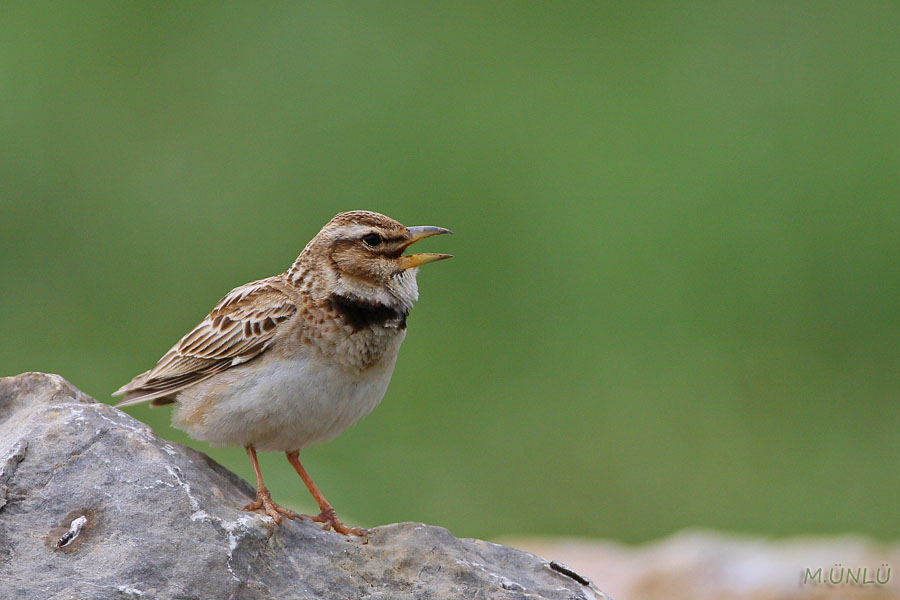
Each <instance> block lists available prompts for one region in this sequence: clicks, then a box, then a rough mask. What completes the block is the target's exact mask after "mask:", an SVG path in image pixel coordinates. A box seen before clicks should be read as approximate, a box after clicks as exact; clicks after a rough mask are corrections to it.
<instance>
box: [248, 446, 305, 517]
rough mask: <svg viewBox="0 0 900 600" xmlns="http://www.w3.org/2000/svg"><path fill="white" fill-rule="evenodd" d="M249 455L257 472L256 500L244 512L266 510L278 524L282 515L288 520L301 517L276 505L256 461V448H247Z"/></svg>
mask: <svg viewBox="0 0 900 600" xmlns="http://www.w3.org/2000/svg"><path fill="white" fill-rule="evenodd" d="M247 454H248V455H249V456H250V462H252V463H253V470H254V471H255V472H256V500H254V501H253V502H251V503H250V504H248V505H247V506H245V507H244V510H260V509H264V510H265V511H266V514H267V515H269V516H270V517H272V520H273V521H275V522H276V523H281V515H284V516H286V517H287V518H288V519H296V518H297V517H299V516H300V515H298V514H297V513H295V512H294V511H292V510H288V509H286V508H283V507H281V506H278V505H277V504H275V502H274V501H273V500H272V496H271V495H270V494H269V489H268V488H267V487H266V484H264V483H263V480H262V472H260V470H259V462H258V461H257V460H256V448H254V447H253V446H247Z"/></svg>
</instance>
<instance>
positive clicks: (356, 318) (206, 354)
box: [115, 210, 452, 535]
mask: <svg viewBox="0 0 900 600" xmlns="http://www.w3.org/2000/svg"><path fill="white" fill-rule="evenodd" d="M442 233H452V232H451V231H450V230H448V229H444V228H442V227H431V226H424V227H404V226H403V225H401V224H400V223H398V222H397V221H395V220H393V219H391V218H389V217H386V216H384V215H381V214H378V213H374V212H368V211H362V210H357V211H352V212H345V213H341V214H339V215H337V216H336V217H335V218H333V219H332V220H331V221H330V222H329V223H328V224H327V225H325V227H323V228H322V230H321V231H320V232H319V233H318V234H317V235H316V236H315V237H314V238H313V239H312V240H311V241H310V242H309V244H307V245H306V248H304V249H303V252H301V253H300V256H299V257H297V260H296V261H294V264H293V265H291V268H289V269H288V270H287V271H286V272H284V273H282V274H280V275H276V276H274V277H269V278H268V279H261V280H259V281H254V282H253V283H248V284H246V285H242V286H240V287H238V288H235V289H234V290H232V291H231V292H230V293H229V294H228V295H227V296H225V298H223V299H222V301H221V302H219V303H218V304H217V305H216V307H215V308H213V309H212V312H210V313H209V315H207V317H206V318H205V319H204V320H203V321H202V322H201V323H200V324H199V325H198V326H197V327H195V328H194V329H193V330H192V331H191V332H190V333H188V334H187V335H186V336H184V337H183V338H181V341H179V342H178V343H177V344H175V347H173V348H172V349H171V350H169V351H168V352H167V353H166V355H165V356H163V357H162V358H161V359H160V361H159V362H158V363H157V364H156V366H155V367H153V368H152V369H150V370H149V371H147V372H146V373H143V374H141V375H138V376H137V377H135V378H134V379H133V380H132V381H131V382H130V383H128V384H127V385H125V386H123V387H122V388H120V389H119V390H117V391H116V392H115V395H122V394H124V396H125V399H124V400H123V401H122V402H120V403H119V404H118V406H125V405H129V404H135V403H138V402H143V401H146V400H151V401H152V402H151V404H152V405H153V406H158V405H161V404H169V403H175V404H176V405H177V406H176V409H175V412H174V414H173V418H172V422H173V424H174V425H175V426H176V427H178V428H180V429H183V430H184V431H186V432H187V433H188V434H189V435H190V436H191V437H192V438H194V439H198V440H203V441H205V442H209V443H210V444H213V445H217V446H220V445H241V446H243V447H244V448H246V450H247V454H248V455H249V456H250V460H251V461H252V463H253V470H254V471H255V472H256V483H257V487H256V501H255V502H252V503H250V504H248V505H247V506H245V507H244V510H260V509H262V510H264V511H265V512H266V514H268V515H269V516H271V517H272V518H273V519H274V520H275V522H276V523H280V522H281V515H284V516H286V517H288V518H290V519H294V518H297V517H299V516H307V515H298V514H297V513H295V512H293V511H291V510H288V509H286V508H283V507H281V506H279V505H278V504H276V503H275V502H274V501H273V500H272V497H271V496H270V494H269V491H268V490H267V489H266V486H265V484H263V479H262V474H261V473H260V470H259V463H258V462H257V460H256V451H257V450H278V451H283V452H284V453H285V454H286V455H287V459H288V462H290V463H291V465H293V467H294V469H296V470H297V473H298V474H299V475H300V477H301V478H302V479H303V483H305V484H306V487H307V488H309V491H310V493H311V494H312V496H313V498H315V500H316V503H318V505H319V508H320V509H321V512H320V513H319V514H318V515H317V516H314V517H309V518H311V519H313V520H314V521H317V522H320V523H325V528H326V529H328V528H333V529H334V530H335V531H337V532H340V533H342V534H344V535H347V534H351V533H352V534H355V535H363V534H364V532H363V530H361V529H359V528H355V527H354V528H351V527H347V526H346V525H344V524H343V523H341V522H340V521H339V520H338V518H337V516H336V515H335V512H334V509H333V508H332V507H331V505H330V504H329V503H328V501H327V500H325V497H324V496H323V495H322V493H321V492H320V491H319V489H318V488H317V487H316V485H315V484H314V483H313V481H312V479H311V478H310V476H309V474H308V473H307V472H306V469H305V468H304V467H303V465H302V464H300V450H302V449H303V448H305V447H307V446H310V445H312V444H315V443H318V442H323V441H326V440H330V439H332V438H334V437H335V436H337V435H338V434H339V433H340V432H341V431H343V430H344V429H346V428H347V427H349V426H350V425H352V424H353V423H356V422H357V421H359V420H360V419H361V418H363V417H364V416H366V415H368V414H369V413H370V412H372V410H373V409H374V408H375V407H376V406H377V405H378V403H379V402H381V399H382V397H384V392H385V390H386V389H387V386H388V382H390V379H391V374H392V373H393V371H394V363H395V362H396V360H397V351H398V350H399V349H400V344H401V342H403V338H404V337H406V316H407V314H408V313H409V310H410V308H412V305H413V302H415V301H416V299H417V298H418V295H419V292H418V287H417V285H416V272H417V271H418V267H419V266H420V265H424V264H427V263H430V262H434V261H437V260H442V259H445V258H451V256H450V255H449V254H411V255H407V256H403V251H404V250H405V249H406V248H407V247H408V246H410V245H411V244H413V243H415V242H417V241H419V240H421V239H424V238H427V237H430V236H433V235H439V234H442Z"/></svg>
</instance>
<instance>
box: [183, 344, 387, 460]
mask: <svg viewBox="0 0 900 600" xmlns="http://www.w3.org/2000/svg"><path fill="white" fill-rule="evenodd" d="M400 341H402V337H401V339H399V340H397V344H396V347H394V348H391V349H390V350H391V351H389V352H386V353H385V355H384V356H383V358H382V359H381V360H380V361H379V362H378V363H377V364H375V365H373V366H372V367H371V368H369V369H366V370H365V371H362V372H359V373H353V372H351V371H348V370H347V369H346V368H345V367H342V366H340V365H338V364H336V363H334V362H333V361H328V360H324V359H323V358H322V356H321V355H319V354H314V353H310V354H308V355H304V356H298V357H296V358H290V359H287V358H282V357H277V356H263V357H260V358H261V359H260V361H259V362H256V361H253V362H251V363H247V364H246V365H241V366H239V367H233V368H231V369H229V370H228V371H226V372H224V373H221V374H219V375H218V376H216V377H214V378H213V379H211V380H209V381H207V382H201V383H199V384H197V385H195V386H192V387H190V388H188V389H186V390H185V391H184V392H182V393H181V394H180V395H179V397H178V407H177V408H176V411H175V413H174V415H173V419H172V422H173V424H174V425H175V426H176V427H178V428H180V429H183V430H185V431H187V432H188V434H189V435H190V436H191V437H193V438H195V439H199V440H203V441H206V442H209V443H210V444H213V445H216V446H220V445H241V446H247V445H251V444H252V445H253V446H254V447H255V448H256V449H257V450H280V451H290V450H300V449H302V448H305V447H306V446H310V445H312V444H316V443H319V442H324V441H327V440H330V439H332V438H334V437H335V436H336V435H338V434H339V433H340V432H341V431H343V430H344V429H346V428H347V427H349V426H350V425H352V424H354V423H356V422H357V421H359V420H360V419H362V418H363V417H365V416H366V415H368V414H369V413H370V412H372V410H373V409H374V408H375V407H376V406H378V403H379V402H381V399H382V398H383V397H384V393H385V391H386V390H387V386H388V383H390V380H391V375H392V374H393V372H394V363H395V362H396V359H397V350H399V346H400Z"/></svg>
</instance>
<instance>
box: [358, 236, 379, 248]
mask: <svg viewBox="0 0 900 600" xmlns="http://www.w3.org/2000/svg"><path fill="white" fill-rule="evenodd" d="M362 241H364V242H365V243H366V246H371V247H373V248H374V247H375V246H380V245H381V236H380V235H378V234H377V233H367V234H366V235H364V236H362Z"/></svg>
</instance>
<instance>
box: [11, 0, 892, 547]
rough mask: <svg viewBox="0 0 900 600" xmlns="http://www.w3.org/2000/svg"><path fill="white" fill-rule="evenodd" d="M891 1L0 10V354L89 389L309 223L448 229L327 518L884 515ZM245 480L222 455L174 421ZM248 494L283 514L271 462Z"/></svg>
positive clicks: (749, 525) (473, 523) (348, 450)
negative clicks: (269, 499)
mask: <svg viewBox="0 0 900 600" xmlns="http://www.w3.org/2000/svg"><path fill="white" fill-rule="evenodd" d="M898 23H900V7H898V5H897V4H896V3H879V2H861V3H851V2H846V3H828V2H793V3H783V2H758V3H702V2H685V3H657V2H652V3H634V2H625V3H594V2H587V3H524V2H515V3H507V2H467V3H463V2H453V3H421V2H406V3H399V2H387V3H368V2H358V3H341V2H322V3H315V4H308V3H295V2H284V3H267V4H265V5H261V4H255V3H254V4H249V3H247V4H242V3H236V4H220V3H208V4H187V3H180V2H173V3H119V2H109V3H96V2H79V3H52V4H44V3H9V2H5V3H3V4H2V18H0V45H2V52H0V99H2V103H0V133H2V144H0V240H2V252H0V277H2V282H0V303H2V304H0V306H2V312H0V335H2V344H0V373H2V374H3V375H10V374H15V373H19V372H22V371H29V370H40V371H50V372H57V373H61V374H62V375H63V376H65V377H66V378H68V379H69V380H70V381H71V382H72V383H74V384H75V385H77V386H79V387H80V388H82V389H83V390H85V391H86V392H88V393H90V394H91V395H93V396H95V397H97V398H99V399H101V400H103V401H107V402H110V401H112V399H111V398H110V396H109V394H110V393H111V392H112V391H113V390H114V389H116V388H117V387H118V386H119V385H121V384H123V383H125V382H126V381H128V380H129V379H130V378H131V377H132V376H134V375H136V374H137V373H139V372H141V371H143V370H145V369H147V368H149V367H151V366H152V365H153V363H154V362H155V361H156V359H158V358H159V357H160V356H161V355H162V354H163V353H164V352H165V351H166V350H167V349H168V348H169V347H170V346H171V345H172V344H174V343H175V341H177V339H178V338H179V337H180V336H181V335H183V334H184V333H186V332H187V331H188V330H189V329H190V328H191V327H192V326H193V325H195V324H196V323H197V322H198V321H199V320H200V319H201V318H202V317H203V316H204V315H205V314H206V312H207V310H208V309H209V308H211V307H212V305H213V304H214V303H215V302H216V301H217V300H218V299H219V298H221V297H222V296H223V295H224V294H225V293H226V292H227V291H228V290H230V289H231V288H232V287H234V286H237V285H239V284H242V283H244V282H246V281H250V280H253V279H258V278H261V277H264V276H268V275H271V274H274V273H277V272H280V271H282V270H283V269H285V268H286V267H287V266H288V265H289V264H290V263H291V262H292V261H293V259H294V258H295V256H296V255H297V254H298V253H299V252H300V250H301V249H302V248H303V246H304V245H305V244H306V242H307V241H308V240H309V239H310V238H311V237H312V236H313V235H314V234H315V233H316V232H317V231H318V229H319V228H320V227H321V226H322V225H323V224H324V223H325V222H326V221H327V220H328V219H329V218H331V217H332V216H333V215H334V214H335V213H337V212H340V211H343V210H349V209H357V208H365V209H371V210H376V211H380V212H384V213H387V214H388V215H391V216H393V217H396V218H397V219H399V220H401V221H402V222H404V223H406V224H410V225H413V224H417V225H418V224H428V225H442V226H446V227H450V228H452V229H454V230H455V231H456V235H455V236H453V237H448V238H435V239H434V240H429V241H428V242H426V243H425V244H424V245H423V249H425V250H427V251H439V252H451V253H453V254H455V255H456V258H455V259H454V260H452V261H450V262H445V263H441V264H437V265H433V266H428V267H425V268H423V269H422V271H421V274H420V277H419V282H420V290H421V300H420V302H419V304H418V305H417V307H416V308H415V310H414V311H413V313H412V315H411V317H410V329H409V336H408V338H407V341H406V343H405V345H404V347H403V350H402V352H401V356H400V359H399V362H398V367H397V370H396V373H395V376H394V379H393V382H392V384H391V387H390V389H389V390H388V394H387V396H386V398H385V400H384V402H383V404H382V405H381V407H380V408H378V409H377V410H376V411H375V412H374V413H373V414H372V415H371V416H370V417H368V418H367V419H365V420H364V421H362V422H361V423H360V424H358V425H357V426H355V427H354V428H352V429H351V430H349V431H347V432H346V433H345V434H344V435H342V436H341V437H339V438H338V439H337V440H336V441H334V442H332V443H329V444H327V445H325V446H321V447H316V448H313V449H310V450H308V451H306V452H305V462H306V464H307V467H308V468H309V470H310V472H311V473H312V475H313V476H314V478H315V479H316V481H317V483H318V484H319V485H320V487H321V488H322V489H323V490H324V492H325V493H326V495H327V496H328V498H329V499H330V500H331V501H332V502H333V503H334V504H335V506H337V508H338V511H339V513H340V514H342V515H343V516H345V517H346V519H347V520H348V521H351V522H353V523H360V524H363V525H366V526H374V525H377V524H382V523H387V522H392V521H401V520H418V521H426V522H429V523H433V524H439V525H444V526H446V527H449V528H450V529H451V530H452V531H453V532H454V533H456V534H457V535H462V536H479V537H495V536H499V535H510V534H547V535H576V536H596V537H610V538H616V539H620V540H625V541H629V542H636V541H642V540H648V539H652V538H655V537H658V536H662V535H665V534H668V533H670V532H673V531H675V530H678V529H681V528H684V527H691V526H700V527H711V528H720V529H724V530H731V531H745V532H760V533H766V534H774V535H788V534H795V533H807V532H813V533H833V532H845V531H854V532H861V533H865V534H871V535H875V536H879V537H895V536H897V535H898V534H900V512H898V503H897V498H898V494H900V474H898V469H897V468H896V465H897V459H898V456H900V436H898V432H900V430H898V425H900V406H898V402H897V394H898V390H900V343H898V342H900V336H898V332H900V303H898V294H900V269H898V251H900V200H898V192H900V107H898V99H900V35H898ZM129 412H130V413H131V414H133V415H135V416H136V417H137V418H139V419H141V420H144V421H146V422H148V423H150V424H151V425H152V426H153V427H154V428H155V429H156V431H157V432H159V434H160V435H162V436H164V437H166V438H169V439H174V440H177V441H180V442H185V443H190V444H191V445H193V446H195V447H197V448H200V449H201V450H203V451H208V452H209V453H210V454H212V456H214V457H215V458H216V459H217V460H219V461H221V462H223V463H224V464H226V465H227V466H228V467H229V468H231V469H234V470H235V471H237V472H238V473H240V474H241V475H242V476H244V477H246V478H248V479H251V480H252V470H251V468H250V463H249V461H248V460H247V458H246V456H245V454H244V452H243V450H241V449H235V448H224V449H212V450H210V449H209V448H208V447H207V446H205V445H204V444H201V443H192V442H190V441H189V440H187V438H186V437H185V436H184V435H183V434H182V433H181V432H179V431H177V430H174V429H172V428H171V427H170V426H169V424H168V419H169V412H170V411H169V409H167V408H163V409H153V410H151V409H149V408H146V407H136V408H133V409H129ZM262 467H263V472H264V473H265V474H266V475H267V482H268V483H269V485H270V487H271V488H272V490H273V493H274V495H275V497H276V499H278V500H280V501H282V502H284V503H286V504H288V505H290V506H292V507H295V508H298V509H301V510H305V511H311V510H313V508H314V506H313V503H312V501H311V499H310V497H309V496H308V494H307V492H306V490H305V489H304V488H303V485H302V483H301V481H300V480H299V478H297V477H296V476H295V475H294V473H293V471H292V470H291V469H290V467H289V465H288V464H287V463H286V461H284V459H283V457H282V456H281V455H278V454H267V455H265V456H264V457H263V458H262Z"/></svg>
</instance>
